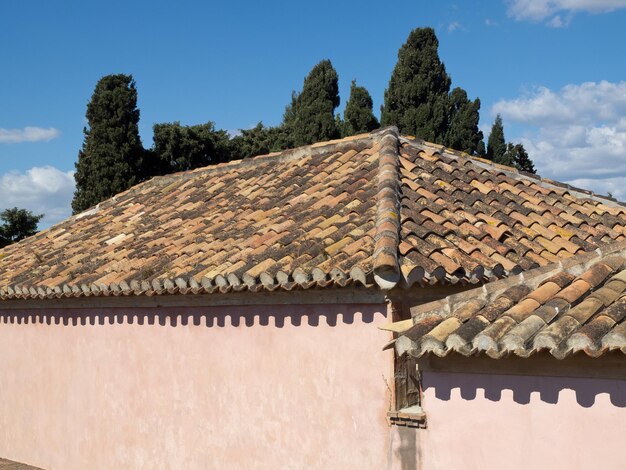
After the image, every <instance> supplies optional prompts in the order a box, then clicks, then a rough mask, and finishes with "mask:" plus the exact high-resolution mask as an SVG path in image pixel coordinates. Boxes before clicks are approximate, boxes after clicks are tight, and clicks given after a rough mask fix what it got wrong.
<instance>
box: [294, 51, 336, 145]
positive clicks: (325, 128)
mask: <svg viewBox="0 0 626 470" xmlns="http://www.w3.org/2000/svg"><path fill="white" fill-rule="evenodd" d="M337 106H339V77H338V76H337V71H336V70H335V68H334V67H333V65H332V63H331V62H330V60H327V59H326V60H322V61H321V62H320V63H318V64H317V65H316V66H315V67H313V69H312V70H311V71H310V72H309V74H308V75H307V76H306V78H305V79H304V84H303V86H302V91H301V92H300V93H294V94H292V99H291V104H289V105H288V106H287V109H286V110H285V117H284V120H283V126H284V127H285V128H286V131H287V132H288V133H289V134H290V135H291V138H292V139H293V145H294V146H296V147H297V146H300V145H308V144H312V143H315V142H320V141H324V140H332V139H336V138H338V137H339V136H340V130H339V128H338V127H337V121H336V120H335V109H336V108H337Z"/></svg>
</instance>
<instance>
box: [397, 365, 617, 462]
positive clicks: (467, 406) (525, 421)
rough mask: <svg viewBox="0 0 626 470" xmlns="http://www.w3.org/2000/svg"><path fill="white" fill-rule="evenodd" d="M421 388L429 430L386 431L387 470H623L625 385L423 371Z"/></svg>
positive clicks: (550, 378)
mask: <svg viewBox="0 0 626 470" xmlns="http://www.w3.org/2000/svg"><path fill="white" fill-rule="evenodd" d="M529 360H532V359H529ZM423 385H424V398H423V408H424V410H425V411H426V413H427V420H428V427H427V429H418V430H416V429H409V428H403V427H395V428H394V429H393V430H392V433H391V442H390V445H391V453H392V457H393V461H394V464H393V468H398V469H403V470H408V469H429V470H431V469H450V468H454V469H478V468H483V469H491V468H506V469H508V470H515V469H520V470H522V469H523V470H528V469H551V470H552V469H581V470H582V469H596V468H597V469H603V470H613V469H614V470H618V469H619V470H623V469H624V468H626V460H625V458H624V452H623V447H624V439H625V438H626V381H624V380H606V379H582V378H558V377H536V376H534V377H533V376H525V377H524V376H506V375H483V374H462V373H441V372H424V373H423Z"/></svg>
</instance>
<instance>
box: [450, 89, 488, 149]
mask: <svg viewBox="0 0 626 470" xmlns="http://www.w3.org/2000/svg"><path fill="white" fill-rule="evenodd" d="M479 110H480V99H478V98H476V99H475V100H474V101H471V100H470V99H468V98H467V93H466V92H465V90H463V89H462V88H458V87H457V88H455V89H454V90H452V92H451V93H450V97H449V109H448V117H449V123H448V130H447V132H446V138H445V142H444V144H445V145H446V146H448V147H450V148H453V149H455V150H461V151H463V152H466V153H469V154H470V155H483V154H484V153H485V152H484V150H485V144H484V142H483V133H482V131H480V130H479V129H478V120H479V119H480V115H479V112H478V111H479Z"/></svg>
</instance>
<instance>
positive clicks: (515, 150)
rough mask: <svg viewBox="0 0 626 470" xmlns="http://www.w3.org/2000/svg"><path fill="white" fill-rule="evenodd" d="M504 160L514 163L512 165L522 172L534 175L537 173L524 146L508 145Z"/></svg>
mask: <svg viewBox="0 0 626 470" xmlns="http://www.w3.org/2000/svg"><path fill="white" fill-rule="evenodd" d="M504 159H505V160H506V161H510V162H512V165H513V166H514V167H515V168H517V169H518V170H520V171H526V172H528V173H533V174H535V173H537V170H536V169H535V164H534V163H533V161H532V160H531V159H530V157H529V156H528V152H526V149H525V148H524V146H523V145H522V144H507V148H506V153H505V158H504Z"/></svg>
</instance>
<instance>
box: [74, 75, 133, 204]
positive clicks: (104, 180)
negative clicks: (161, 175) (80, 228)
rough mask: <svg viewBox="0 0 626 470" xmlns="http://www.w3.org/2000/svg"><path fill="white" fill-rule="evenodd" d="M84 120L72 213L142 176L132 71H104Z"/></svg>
mask: <svg viewBox="0 0 626 470" xmlns="http://www.w3.org/2000/svg"><path fill="white" fill-rule="evenodd" d="M87 122H88V126H89V127H88V128H85V129H84V130H83V132H84V134H85V139H84V141H83V147H82V149H81V150H80V151H79V153H78V162H77V163H76V173H75V174H74V178H75V180H76V191H75V193H74V199H73V201H72V209H73V210H74V213H78V212H81V211H83V210H85V209H88V208H89V207H91V206H94V205H95V204H97V203H99V202H101V201H103V200H105V199H108V198H109V197H111V196H113V195H115V194H117V193H119V192H121V191H124V190H126V189H128V188H129V187H131V186H132V185H134V184H135V183H137V182H138V181H139V180H141V178H142V176H141V171H142V170H141V168H142V166H143V162H142V156H143V147H142V145H141V139H140V138H139V129H138V123H139V109H137V89H136V87H135V81H134V80H133V77H132V76H131V75H107V76H106V77H103V78H101V79H100V80H99V81H98V83H97V84H96V88H95V90H94V92H93V95H92V97H91V101H90V102H89V104H88V105H87Z"/></svg>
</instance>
